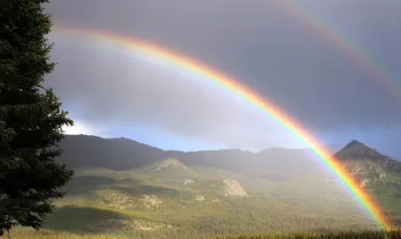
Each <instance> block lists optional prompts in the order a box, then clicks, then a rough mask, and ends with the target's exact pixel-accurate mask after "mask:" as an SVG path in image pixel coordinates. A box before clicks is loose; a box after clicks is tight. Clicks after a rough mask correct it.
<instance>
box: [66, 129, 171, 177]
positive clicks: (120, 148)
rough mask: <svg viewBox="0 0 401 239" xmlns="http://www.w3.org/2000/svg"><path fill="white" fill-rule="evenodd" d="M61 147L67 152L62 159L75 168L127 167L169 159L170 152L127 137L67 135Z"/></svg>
mask: <svg viewBox="0 0 401 239" xmlns="http://www.w3.org/2000/svg"><path fill="white" fill-rule="evenodd" d="M60 147H61V149H62V150H63V154H62V155H61V157H60V158H59V160H60V161H61V162H63V163H66V164H67V165H68V166H69V167H71V168H80V167H104V168H109V169H114V170H123V169H127V168H134V167H142V166H145V165H148V164H150V163H153V162H156V161H160V160H163V159H166V158H168V154H167V153H166V152H165V151H163V150H161V149H158V148H155V147H152V146H149V145H146V144H141V143H139V142H136V141H134V140H129V139H125V138H117V139H104V138H100V137H97V136H87V135H66V136H65V137H64V139H63V140H62V141H61V143H60Z"/></svg>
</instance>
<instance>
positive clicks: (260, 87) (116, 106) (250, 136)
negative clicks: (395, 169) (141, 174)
mask: <svg viewBox="0 0 401 239" xmlns="http://www.w3.org/2000/svg"><path fill="white" fill-rule="evenodd" d="M283 2H285V3H283ZM46 9H47V11H48V12H50V13H51V14H52V17H53V21H54V23H55V25H60V26H61V25H64V26H69V27H78V28H88V29H89V28H97V29H102V30H103V31H108V32H110V33H112V34H116V35H119V34H123V35H130V36H132V37H135V38H139V39H142V40H146V41H150V42H152V43H154V44H156V45H161V46H163V47H166V48H170V49H172V50H173V51H177V52H181V53H183V54H185V55H188V56H190V57H191V58H193V59H196V60H197V61H200V62H203V63H205V64H206V65H209V66H211V67H213V68H215V69H217V70H219V71H221V72H224V73H226V74H228V75H230V76H233V77H235V78H236V79H238V80H239V81H240V82H241V83H242V84H244V85H246V86H247V87H249V88H251V89H252V90H253V91H254V92H256V93H258V94H259V95H260V96H262V97H264V98H265V99H268V100H270V101H272V102H274V103H275V104H276V105H277V106H279V108H281V109H283V110H284V111H285V112H287V113H288V114H290V115H292V116H293V117H294V118H295V119H296V120H297V121H299V122H301V123H302V124H303V125H305V126H306V127H307V128H308V129H309V130H310V131H311V132H313V134H315V135H316V136H318V137H319V139H320V140H321V142H323V143H326V144H330V145H342V144H346V143H347V141H350V140H351V139H354V138H356V139H359V140H360V141H362V142H366V143H367V144H369V145H371V146H373V147H376V148H378V149H379V150H381V151H383V152H385V153H388V154H390V155H393V156H397V157H398V156H401V152H399V153H398V152H397V145H398V143H397V142H400V141H401V124H400V122H401V65H400V64H401V48H400V47H399V43H400V42H401V30H400V29H399V23H400V22H401V2H400V1H399V0H383V1H377V0H355V1H352V2H350V1H347V0H326V1H315V0H313V1H312V0H304V1H295V0H294V1H293V2H291V1H286V0H272V1H266V0H242V1H240V0H234V1H233V0H213V1H212V0H202V1H188V0H163V1H160V0H146V1H144V0H113V1H110V0H96V1H93V0H68V1H65V0H52V1H51V3H50V4H48V5H46ZM297 9H303V10H302V11H304V12H303V13H300V12H299V11H300V10H297ZM306 12H307V14H309V18H308V19H309V20H307V19H306V18H304V17H302V16H303V15H305V14H306ZM313 18H314V19H315V20H314V23H312V24H311V20H310V19H313ZM319 22H320V23H319ZM316 23H317V24H324V25H326V26H327V27H328V28H330V29H331V31H335V32H337V33H338V34H340V35H341V36H342V37H343V39H346V41H348V42H350V43H351V44H353V47H354V48H358V49H359V51H362V52H364V55H366V56H368V57H369V58H370V59H371V60H373V62H375V64H376V65H377V66H378V67H380V68H381V69H382V71H384V72H386V73H387V74H388V76H389V77H388V79H387V82H386V80H385V79H382V78H380V77H378V76H377V75H375V74H372V69H369V68H368V67H366V64H364V63H361V62H360V61H357V60H356V59H355V58H353V57H350V55H352V53H350V52H349V51H348V52H347V51H346V50H344V48H342V47H341V46H340V45H341V44H338V41H337V42H336V41H333V39H332V38H330V37H328V35H327V34H325V33H324V32H322V31H319V30H318V29H316V27H312V26H313V25H316ZM49 38H50V40H51V41H53V42H55V45H54V50H53V52H52V59H53V60H55V61H56V62H58V66H57V68H56V70H55V72H54V73H52V74H51V75H49V76H48V77H47V79H46V84H47V85H48V86H51V87H53V88H55V91H56V92H57V94H58V95H59V96H60V97H61V99H62V101H63V104H64V107H65V108H66V109H68V110H69V112H70V116H71V117H72V118H73V119H74V120H76V127H75V128H73V129H69V131H68V132H70V133H88V134H96V135H101V136H106V137H118V136H125V137H128V138H132V139H135V140H139V141H141V142H144V143H148V144H152V145H155V146H158V147H161V148H166V149H183V150H196V149H206V148H223V147H225V148H227V147H228V148H243V149H250V150H261V149H264V148H267V147H271V146H285V147H300V146H302V144H300V142H298V141H297V140H296V139H294V138H293V137H292V136H291V135H289V134H288V133H287V132H286V131H285V130H283V129H281V128H280V127H277V124H276V123H275V122H274V121H272V120H271V119H270V118H269V117H268V116H267V115H265V114H263V113H261V112H259V111H257V110H256V109H255V108H253V107H251V106H250V105H249V104H246V103H245V102H243V101H241V100H240V99H238V98H237V97H235V96H234V95H232V94H230V93H228V92H226V91H223V90H221V89H219V88H217V87H215V86H213V85H212V84H210V83H209V82H207V81H205V80H203V81H202V80H200V81H199V80H195V79H191V76H189V75H188V76H186V75H177V74H176V73H175V72H172V71H169V69H165V68H161V67H157V66H155V65H149V64H148V63H146V62H144V61H143V60H142V61H141V59H140V57H133V56H134V53H132V52H127V51H128V50H127V49H126V48H124V47H123V46H118V45H112V44H105V45H102V44H95V43H94V42H91V40H90V39H89V38H87V39H85V38H78V37H75V36H69V35H68V34H65V33H53V34H51V35H50V36H49ZM365 60H366V59H365ZM388 81H390V82H391V83H389V82H388ZM400 158H401V157H400Z"/></svg>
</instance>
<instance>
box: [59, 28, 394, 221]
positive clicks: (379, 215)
mask: <svg viewBox="0 0 401 239" xmlns="http://www.w3.org/2000/svg"><path fill="white" fill-rule="evenodd" d="M53 32H54V33H56V34H57V32H59V33H65V34H67V35H69V36H70V35H77V36H83V37H85V38H89V39H93V40H96V39H100V40H102V41H106V42H107V43H109V44H111V46H113V44H114V45H123V46H125V47H127V48H132V50H134V51H135V52H138V51H139V52H140V53H142V54H145V55H147V56H148V57H150V58H153V59H154V60H155V62H160V61H163V62H166V63H168V64H169V66H170V67H176V68H178V69H179V70H185V71H188V72H189V73H191V74H195V75H196V76H198V77H201V78H202V79H204V80H206V81H210V82H213V83H214V84H216V85H218V86H220V87H221V88H223V89H224V90H227V91H229V92H232V93H234V94H236V95H237V96H239V97H241V98H242V99H243V100H245V101H247V102H248V103H249V104H250V105H252V106H254V107H256V108H257V109H259V110H260V111H262V112H263V113H265V114H266V115H267V116H269V117H270V118H272V119H273V120H274V121H275V122H276V123H278V124H279V125H281V126H282V127H283V129H285V130H286V131H288V132H289V133H290V134H292V135H293V136H294V137H296V138H297V139H298V140H300V141H301V142H302V143H303V144H305V145H306V146H307V147H309V148H310V149H311V151H312V152H313V153H314V154H315V155H316V156H318V158H319V159H320V160H321V162H322V163H323V164H324V165H325V166H326V167H328V168H329V169H330V170H331V171H332V172H333V173H334V174H335V175H336V177H337V178H338V179H339V181H341V183H342V184H343V185H344V186H345V188H346V189H347V191H349V192H350V193H351V194H353V195H354V197H355V198H356V200H357V201H358V202H359V203H360V204H361V205H362V207H363V208H364V209H365V210H366V211H367V212H368V213H369V214H370V216H371V217H372V219H373V220H374V221H376V222H377V223H378V225H379V226H380V227H384V228H390V226H391V223H390V221H389V220H388V219H387V217H386V216H385V215H384V213H383V212H382V210H381V209H380V206H379V205H378V204H377V203H376V202H375V201H374V199H373V198H372V197H371V196H370V195H369V194H368V193H367V192H366V191H365V190H363V189H362V188H360V187H359V184H358V183H357V181H356V180H355V179H353V178H352V177H351V176H350V173H349V172H348V171H347V170H346V169H345V168H344V167H343V166H342V165H341V164H340V163H339V162H338V161H337V160H336V159H334V158H332V157H331V155H330V151H329V150H327V149H325V148H324V147H321V146H320V144H318V141H316V139H315V138H314V137H313V136H312V135H311V134H309V133H308V132H307V130H306V129H305V128H304V127H303V126H302V125H301V124H300V123H298V122H296V121H295V120H293V119H291V118H290V116H289V115H287V114H285V113H284V112H283V111H281V110H280V109H279V108H278V107H276V106H274V105H273V104H272V103H270V102H268V101H267V100H265V99H263V98H262V97H260V96H258V95H257V94H255V93H253V92H252V91H251V90H250V89H248V88H246V87H244V86H243V85H241V84H240V83H239V81H237V80H235V79H234V78H232V77H228V76H227V75H225V74H223V73H220V72H218V71H217V70H215V69H212V68H211V67H209V66H206V65H204V64H202V63H200V62H197V61H195V60H194V59H191V58H188V57H187V56H184V55H182V54H178V53H176V52H173V51H171V50H170V49H166V48H163V47H160V46H157V45H155V44H152V43H149V42H144V41H141V40H139V39H133V38H132V37H128V36H121V35H115V34H113V33H109V32H105V31H101V30H95V29H82V28H67V27H61V28H55V29H54V31H53ZM126 54H130V53H129V52H127V53H126Z"/></svg>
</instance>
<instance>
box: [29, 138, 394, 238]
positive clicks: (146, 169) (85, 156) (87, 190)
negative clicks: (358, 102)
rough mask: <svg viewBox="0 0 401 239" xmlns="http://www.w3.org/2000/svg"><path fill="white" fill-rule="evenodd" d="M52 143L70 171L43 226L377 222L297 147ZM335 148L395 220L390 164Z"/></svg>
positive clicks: (250, 228)
mask: <svg viewBox="0 0 401 239" xmlns="http://www.w3.org/2000/svg"><path fill="white" fill-rule="evenodd" d="M60 146H61V148H62V149H63V150H64V154H63V155H62V156H61V157H60V158H59V159H58V160H59V161H60V162H64V163H66V164H68V166H69V167H70V168H74V170H75V173H74V176H73V178H72V179H71V181H70V182H69V183H68V185H67V186H66V187H65V188H64V190H65V191H66V192H67V193H66V196H65V197H64V198H62V199H60V200H57V201H56V202H55V203H56V206H57V208H56V210H55V211H54V213H52V214H51V215H50V216H49V217H48V218H47V220H46V224H45V229H47V230H48V231H49V232H54V231H68V232H69V233H74V235H75V234H82V235H86V234H91V233H96V234H98V235H104V237H108V236H109V235H110V237H112V235H113V233H114V232H118V234H119V235H127V236H129V237H130V238H175V239H180V238H182V239H184V238H210V237H211V236H219V235H220V236H221V235H226V234H243V233H267V232H290V231H300V230H302V231H306V232H321V231H322V230H324V231H325V232H330V231H339V230H368V229H375V228H376V222H374V221H373V220H371V218H370V217H368V216H367V215H366V212H365V211H364V210H361V207H360V203H359V202H358V201H357V200H355V197H354V196H353V195H352V194H349V193H347V191H346V190H344V187H343V186H342V185H341V184H340V183H338V180H337V179H336V178H334V180H328V178H330V177H333V175H332V174H329V173H328V171H325V170H322V167H321V164H320V163H317V161H318V160H317V158H316V157H314V156H313V154H312V153H311V152H310V151H309V150H306V149H286V148H270V149H266V150H264V151H261V152H258V153H252V152H249V151H243V150H238V149H233V150H214V151H199V152H181V151H165V150H161V149H158V148H155V147H152V146H149V145H146V144H141V143H139V142H136V141H133V140H129V139H125V138H118V139H103V138H100V137H95V136H85V135H76V136H66V137H65V138H64V139H63V140H62V141H61V142H60ZM334 156H335V157H337V159H338V160H340V161H341V162H342V163H343V165H344V166H346V167H347V168H348V169H349V172H350V173H351V174H352V176H353V177H354V178H355V179H356V180H357V181H358V182H359V183H360V186H361V187H364V188H365V189H366V190H367V191H369V194H371V195H372V196H373V197H374V198H375V199H376V200H377V202H378V203H379V204H380V205H381V206H382V208H383V210H384V212H385V213H386V214H388V216H389V217H390V218H391V219H392V221H393V222H395V224H396V225H401V200H399V198H401V190H400V189H401V176H400V175H401V173H400V171H398V170H399V168H398V167H399V164H398V163H397V162H396V161H394V160H392V159H391V158H389V157H388V156H385V155H382V154H380V153H379V152H378V151H377V150H374V149H372V148H369V147H368V146H366V145H364V144H362V143H360V142H358V141H352V142H351V143H349V144H348V145H346V146H345V147H344V148H342V149H341V150H340V151H338V152H337V153H336V154H335V155H334ZM48 231H46V233H47V232H48ZM24 233H26V232H24Z"/></svg>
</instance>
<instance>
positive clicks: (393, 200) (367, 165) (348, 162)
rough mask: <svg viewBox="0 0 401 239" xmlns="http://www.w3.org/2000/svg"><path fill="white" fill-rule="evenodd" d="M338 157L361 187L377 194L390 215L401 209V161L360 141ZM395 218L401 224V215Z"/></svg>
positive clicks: (339, 153)
mask: <svg viewBox="0 0 401 239" xmlns="http://www.w3.org/2000/svg"><path fill="white" fill-rule="evenodd" d="M334 157H336V158H337V159H338V160H340V161H341V162H343V164H344V165H345V166H346V167H347V169H348V170H349V172H350V174H351V176H353V177H354V178H355V179H356V180H357V181H358V182H359V186H360V187H362V188H365V189H366V190H368V191H369V192H370V193H371V194H372V195H374V196H375V198H376V200H377V201H378V202H379V203H380V205H382V206H383V208H385V209H387V210H388V212H389V213H390V217H391V214H392V213H393V212H394V211H401V200H399V198H401V162H399V161H396V160H394V159H392V158H390V157H389V156H386V155H383V154H381V153H379V152H378V151H377V150H375V149H373V148H370V147H368V146H366V145H365V144H363V143H361V142H358V141H356V140H353V141H351V142H350V143H349V144H347V145H346V146H345V147H344V148H343V149H342V150H340V151H339V152H337V153H336V154H335V155H334ZM393 221H395V222H397V223H401V216H399V215H397V216H394V218H393Z"/></svg>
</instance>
